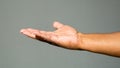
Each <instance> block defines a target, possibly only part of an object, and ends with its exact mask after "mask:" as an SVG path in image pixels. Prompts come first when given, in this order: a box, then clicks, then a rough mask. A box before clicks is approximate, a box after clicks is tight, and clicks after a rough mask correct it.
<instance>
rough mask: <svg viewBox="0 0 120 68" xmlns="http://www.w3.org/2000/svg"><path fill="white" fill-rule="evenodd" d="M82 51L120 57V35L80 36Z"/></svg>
mask: <svg viewBox="0 0 120 68" xmlns="http://www.w3.org/2000/svg"><path fill="white" fill-rule="evenodd" d="M79 36H80V37H81V39H82V42H81V45H80V47H81V49H83V50H87V51H92V52H96V53H102V54H107V55H112V56H119V57H120V33H111V34H82V35H81V34H80V35H79Z"/></svg>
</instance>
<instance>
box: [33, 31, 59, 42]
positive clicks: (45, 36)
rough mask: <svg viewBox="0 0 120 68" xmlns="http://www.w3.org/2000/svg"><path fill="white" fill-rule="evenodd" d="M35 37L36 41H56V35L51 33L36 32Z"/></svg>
mask: <svg viewBox="0 0 120 68" xmlns="http://www.w3.org/2000/svg"><path fill="white" fill-rule="evenodd" d="M35 35H36V39H38V40H41V41H45V42H48V43H49V42H52V43H55V40H57V39H56V35H55V34H54V33H53V32H46V31H40V32H36V33H35Z"/></svg>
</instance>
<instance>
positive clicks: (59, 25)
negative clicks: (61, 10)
mask: <svg viewBox="0 0 120 68" xmlns="http://www.w3.org/2000/svg"><path fill="white" fill-rule="evenodd" d="M62 26H63V24H62V23H60V22H58V21H55V22H54V23H53V27H55V28H60V27H62Z"/></svg>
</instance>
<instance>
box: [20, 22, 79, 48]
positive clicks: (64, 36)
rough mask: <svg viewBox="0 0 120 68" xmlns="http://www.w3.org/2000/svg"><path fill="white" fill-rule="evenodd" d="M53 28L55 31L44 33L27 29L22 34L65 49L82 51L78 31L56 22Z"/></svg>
mask: <svg viewBox="0 0 120 68" xmlns="http://www.w3.org/2000/svg"><path fill="white" fill-rule="evenodd" d="M53 27H54V28H56V30H55V31H42V30H37V29H32V28H26V29H22V30H21V31H20V32H21V33H22V34H24V35H26V36H28V37H31V38H33V39H37V40H40V41H43V42H47V43H52V44H55V45H57V46H60V47H63V48H68V49H80V46H79V43H80V39H79V36H78V35H79V34H78V32H77V31H76V29H74V28H73V27H71V26H68V25H64V24H61V23H59V22H54V24H53Z"/></svg>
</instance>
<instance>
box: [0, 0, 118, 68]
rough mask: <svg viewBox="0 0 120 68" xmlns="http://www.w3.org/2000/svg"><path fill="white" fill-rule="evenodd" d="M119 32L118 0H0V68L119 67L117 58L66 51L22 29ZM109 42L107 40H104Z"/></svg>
mask: <svg viewBox="0 0 120 68" xmlns="http://www.w3.org/2000/svg"><path fill="white" fill-rule="evenodd" d="M54 21H60V22H62V23H63V24H67V25H71V26H73V27H74V28H76V29H77V30H78V31H80V32H82V33H110V32H116V31H120V0H0V68H120V58H117V57H112V56H107V55H101V54H96V53H91V52H87V51H76V50H67V49H63V48H59V47H56V46H52V45H50V44H47V43H44V42H40V41H37V40H33V39H30V38H27V37H26V36H24V35H22V34H20V33H19V31H20V29H22V28H28V27H31V28H36V29H41V30H50V31H52V30H54V28H53V27H52V24H53V22H54ZM108 43H109V42H108Z"/></svg>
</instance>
